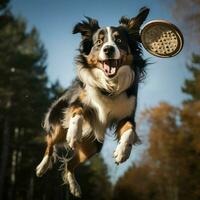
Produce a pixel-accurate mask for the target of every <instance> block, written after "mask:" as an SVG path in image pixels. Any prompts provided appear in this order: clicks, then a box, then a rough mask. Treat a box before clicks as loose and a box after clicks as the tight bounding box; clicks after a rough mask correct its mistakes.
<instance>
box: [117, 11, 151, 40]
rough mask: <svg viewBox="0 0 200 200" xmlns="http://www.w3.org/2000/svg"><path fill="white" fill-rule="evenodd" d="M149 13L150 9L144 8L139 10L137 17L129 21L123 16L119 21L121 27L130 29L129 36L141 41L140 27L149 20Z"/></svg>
mask: <svg viewBox="0 0 200 200" xmlns="http://www.w3.org/2000/svg"><path fill="white" fill-rule="evenodd" d="M149 11H150V9H149V8H146V7H142V8H141V9H140V10H139V13H138V15H137V16H136V17H133V18H131V19H129V18H127V17H124V16H123V17H121V19H120V20H119V23H120V25H121V26H123V27H126V28H127V29H128V32H129V34H131V35H132V36H133V37H135V39H136V40H139V41H140V37H139V31H140V27H141V25H142V24H143V22H144V21H145V19H146V18H147V16H148V14H149Z"/></svg>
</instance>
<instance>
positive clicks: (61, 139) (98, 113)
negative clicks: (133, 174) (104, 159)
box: [36, 7, 149, 197]
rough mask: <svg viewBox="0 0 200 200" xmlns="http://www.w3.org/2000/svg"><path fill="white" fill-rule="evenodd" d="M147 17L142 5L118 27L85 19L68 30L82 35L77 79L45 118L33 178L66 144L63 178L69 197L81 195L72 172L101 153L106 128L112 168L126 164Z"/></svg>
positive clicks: (141, 73) (135, 138)
mask: <svg viewBox="0 0 200 200" xmlns="http://www.w3.org/2000/svg"><path fill="white" fill-rule="evenodd" d="M148 13H149V9H148V8H145V7H144V8H141V9H140V11H139V14H138V15H137V16H136V17H133V18H130V19H129V18H127V17H121V19H120V21H119V26H118V27H113V26H108V27H103V28H101V27H99V25H98V22H97V20H95V19H92V18H89V17H86V20H83V21H82V22H80V23H78V24H76V25H75V27H74V29H73V34H76V33H80V34H81V36H82V41H81V43H80V49H79V55H78V56H77V58H76V66H77V78H76V80H75V81H74V82H73V83H72V85H71V86H70V87H69V88H68V89H67V91H66V92H65V93H64V94H63V95H62V96H61V97H60V98H59V99H58V100H56V101H55V102H54V103H53V104H52V106H51V107H50V108H49V111H48V112H47V114H46V117H45V120H44V128H45V131H46V133H47V136H46V141H47V148H46V151H45V155H44V157H43V160H42V161H41V163H40V164H39V165H38V166H37V168H36V174H37V176H42V175H43V174H44V173H45V172H46V171H47V170H48V169H49V168H50V167H51V165H52V163H53V157H54V154H55V150H54V149H55V147H56V146H57V145H58V144H63V145H65V146H66V144H67V145H68V147H69V149H70V151H71V152H73V155H72V156H71V158H70V159H68V162H67V165H66V166H67V167H66V169H65V173H64V179H65V180H66V181H67V182H68V184H69V188H70V192H71V193H72V194H73V195H74V196H77V197H80V195H81V190H80V187H79V185H78V183H77V181H76V179H75V177H74V169H75V168H76V167H77V166H78V165H79V164H80V163H83V162H85V161H86V160H88V159H89V158H90V157H91V156H93V155H94V154H96V153H97V152H99V151H100V150H101V147H102V144H103V142H104V138H105V133H106V129H108V128H114V130H115V131H114V133H115V136H116V138H117V139H118V145H117V147H116V149H115V151H114V155H113V157H114V159H115V162H116V163H117V164H119V163H122V162H124V161H126V160H127V159H128V158H129V156H130V153H131V149H132V146H133V145H134V144H136V143H137V142H139V138H138V136H137V134H136V131H135V129H136V127H135V126H136V125H135V119H134V118H135V111H136V104H137V93H138V85H139V82H140V81H141V79H143V78H144V75H145V66H146V61H145V60H144V59H143V58H142V50H141V45H140V43H141V40H140V27H141V25H142V24H143V22H144V20H145V19H146V17H147V15H148ZM112 130H113V129H112Z"/></svg>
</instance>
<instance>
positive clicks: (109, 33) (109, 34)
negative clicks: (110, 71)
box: [99, 27, 120, 60]
mask: <svg viewBox="0 0 200 200" xmlns="http://www.w3.org/2000/svg"><path fill="white" fill-rule="evenodd" d="M106 30H107V37H108V41H107V42H106V43H104V44H103V46H102V47H101V50H100V53H99V59H100V60H106V59H108V58H107V56H106V55H105V53H104V48H105V47H106V46H107V45H109V46H113V47H114V48H115V53H114V56H113V58H112V59H120V51H119V49H118V47H117V45H116V44H115V42H114V41H113V39H112V30H111V28H110V27H106Z"/></svg>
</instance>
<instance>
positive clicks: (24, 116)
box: [0, 0, 111, 200]
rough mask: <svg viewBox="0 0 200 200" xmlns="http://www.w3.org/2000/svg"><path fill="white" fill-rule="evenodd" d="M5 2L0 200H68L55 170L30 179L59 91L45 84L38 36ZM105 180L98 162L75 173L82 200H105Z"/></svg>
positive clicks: (0, 26) (0, 45) (0, 57)
mask: <svg viewBox="0 0 200 200" xmlns="http://www.w3.org/2000/svg"><path fill="white" fill-rule="evenodd" d="M8 2H9V1H8V0H3V1H0V199H6V200H7V199H10V200H11V199H28V200H31V199H37V200H39V199H43V200H45V199H48V200H51V199H52V200H53V199H68V197H69V194H68V192H67V186H66V185H63V184H62V179H61V176H60V171H58V166H59V164H58V166H57V167H56V166H55V168H54V170H50V171H49V172H48V173H47V175H45V176H44V177H43V178H41V179H38V178H36V176H35V167H36V165H37V164H38V163H39V162H40V161H41V159H42V156H43V153H44V145H45V144H44V141H43V134H41V133H42V132H43V131H42V129H41V122H42V119H43V116H44V113H45V112H46V110H47V108H48V106H49V104H50V103H51V102H52V101H53V100H54V99H55V98H57V97H58V96H59V95H60V94H61V93H62V92H63V88H62V87H61V86H60V84H59V82H55V83H53V84H49V81H48V77H47V73H46V64H45V62H46V51H45V49H44V46H43V44H42V42H41V41H40V39H39V34H38V31H37V30H36V28H32V29H31V30H30V31H27V24H26V22H25V20H24V19H22V18H19V17H18V18H17V17H15V16H13V14H12V12H11V11H10V10H9V8H8V7H7V6H8ZM107 174H108V173H107V168H106V165H105V163H104V162H103V160H102V158H101V157H97V158H96V160H95V159H94V160H93V161H92V162H90V163H88V164H86V165H85V166H82V167H80V172H79V171H77V176H78V177H81V180H80V181H81V184H82V186H83V193H84V194H85V197H84V199H87V200H90V199H94V197H95V198H96V199H102V200H104V199H105V200H107V199H108V197H109V196H110V195H111V194H110V192H111V187H110V183H109V177H108V176H107ZM96 196H97V197H96Z"/></svg>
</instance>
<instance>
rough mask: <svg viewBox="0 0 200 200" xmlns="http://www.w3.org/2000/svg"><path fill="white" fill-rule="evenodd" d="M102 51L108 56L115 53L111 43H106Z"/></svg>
mask: <svg viewBox="0 0 200 200" xmlns="http://www.w3.org/2000/svg"><path fill="white" fill-rule="evenodd" d="M103 52H104V53H105V54H106V55H107V56H108V57H111V56H113V54H114V53H115V47H113V46H111V45H107V46H105V47H104V49H103Z"/></svg>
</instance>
